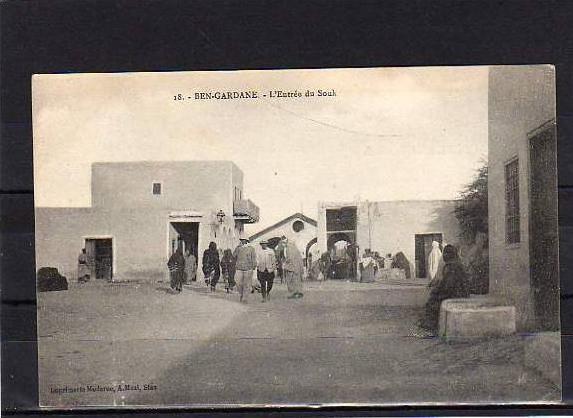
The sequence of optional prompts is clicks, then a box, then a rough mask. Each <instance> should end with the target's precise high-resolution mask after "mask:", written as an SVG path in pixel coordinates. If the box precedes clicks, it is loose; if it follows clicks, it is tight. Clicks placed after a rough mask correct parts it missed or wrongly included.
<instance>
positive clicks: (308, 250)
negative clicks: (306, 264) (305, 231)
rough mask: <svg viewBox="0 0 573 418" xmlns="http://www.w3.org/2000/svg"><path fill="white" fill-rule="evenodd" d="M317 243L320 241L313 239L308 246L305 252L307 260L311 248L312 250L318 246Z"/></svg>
mask: <svg viewBox="0 0 573 418" xmlns="http://www.w3.org/2000/svg"><path fill="white" fill-rule="evenodd" d="M317 241H318V239H317V238H313V239H311V240H310V241H309V242H308V244H306V250H305V252H304V255H305V258H308V253H309V252H310V248H311V247H312V246H313V245H314V244H316V243H317Z"/></svg>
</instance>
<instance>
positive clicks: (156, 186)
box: [153, 183, 161, 195]
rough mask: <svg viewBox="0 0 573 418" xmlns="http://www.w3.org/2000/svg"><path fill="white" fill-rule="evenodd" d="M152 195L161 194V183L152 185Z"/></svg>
mask: <svg viewBox="0 0 573 418" xmlns="http://www.w3.org/2000/svg"><path fill="white" fill-rule="evenodd" d="M153 194H154V195H159V194H161V183H153Z"/></svg>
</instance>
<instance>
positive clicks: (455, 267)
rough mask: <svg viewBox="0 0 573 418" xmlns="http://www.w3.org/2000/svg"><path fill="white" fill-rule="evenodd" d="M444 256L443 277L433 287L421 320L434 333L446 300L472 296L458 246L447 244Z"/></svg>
mask: <svg viewBox="0 0 573 418" xmlns="http://www.w3.org/2000/svg"><path fill="white" fill-rule="evenodd" d="M442 257H443V259H444V267H443V270H442V278H441V280H440V281H439V282H438V283H437V284H436V285H435V286H434V287H432V290H431V293H430V297H429V299H428V301H427V302H426V308H425V315H424V317H423V319H422V321H421V322H420V326H421V327H422V328H424V329H426V330H427V331H430V332H432V333H436V332H437V330H438V324H439V320H440V306H441V305H442V302H443V301H444V300H446V299H454V298H456V299H457V298H467V297H469V296H470V292H469V286H468V278H467V274H466V271H465V268H464V266H463V265H462V263H461V261H460V259H459V257H458V252H457V250H456V248H455V247H454V246H453V245H446V246H445V247H444V252H443V254H442Z"/></svg>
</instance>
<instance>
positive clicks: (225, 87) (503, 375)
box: [32, 64, 562, 409]
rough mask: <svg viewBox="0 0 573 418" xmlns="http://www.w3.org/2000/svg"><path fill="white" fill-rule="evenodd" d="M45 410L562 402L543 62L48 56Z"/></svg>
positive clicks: (41, 309) (37, 173)
mask: <svg viewBox="0 0 573 418" xmlns="http://www.w3.org/2000/svg"><path fill="white" fill-rule="evenodd" d="M32 105H33V106H32V116H33V143H34V144H33V145H34V199H35V202H34V203H35V248H36V250H35V251H36V280H37V291H38V293H37V324H38V329H37V332H38V374H39V376H38V377H39V399H40V406H41V407H43V408H47V409H49V408H53V409H62V408H89V407H98V408H102V407H125V408H137V407H159V408H161V407H187V408H199V407H225V408H229V407H231V408H235V407H237V408H240V407H251V406H256V407H268V406H307V405H312V406H317V405H326V406H328V405H376V406H386V405H388V406H390V405H417V404H420V405H426V404H439V405H457V404H472V405H473V404H476V405H482V404H485V405H487V404H493V403H497V404H499V403H507V404H556V403H560V402H561V399H562V382H561V333H560V321H559V244H558V243H559V236H558V224H557V215H558V213H557V212H558V209H557V208H558V205H557V125H556V97H555V68H554V66H552V65H546V64H543V65H511V66H501V65H500V66H459V67H400V68H398V67H396V68H393V67H379V68H340V69H334V68H324V69H290V70H237V71H189V72H184V71H182V72H149V73H145V72H140V73H137V72H127V73H66V74H35V75H34V76H33V78H32Z"/></svg>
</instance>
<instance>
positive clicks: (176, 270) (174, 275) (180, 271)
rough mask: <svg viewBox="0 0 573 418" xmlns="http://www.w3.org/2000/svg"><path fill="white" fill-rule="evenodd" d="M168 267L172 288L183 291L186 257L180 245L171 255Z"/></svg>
mask: <svg viewBox="0 0 573 418" xmlns="http://www.w3.org/2000/svg"><path fill="white" fill-rule="evenodd" d="M167 268H168V269H169V278H170V281H171V288H172V289H173V290H175V291H176V292H181V290H182V289H183V282H184V281H185V257H183V250H182V249H181V247H180V246H178V247H177V249H176V250H175V252H174V253H173V254H172V255H171V257H169V261H168V262H167Z"/></svg>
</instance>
